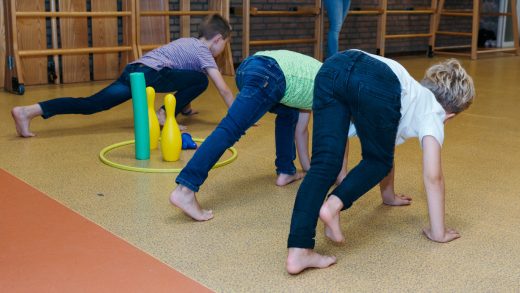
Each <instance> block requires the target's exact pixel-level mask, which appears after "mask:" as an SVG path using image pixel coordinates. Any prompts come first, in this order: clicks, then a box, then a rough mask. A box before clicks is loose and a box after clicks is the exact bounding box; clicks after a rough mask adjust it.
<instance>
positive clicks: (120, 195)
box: [0, 56, 520, 292]
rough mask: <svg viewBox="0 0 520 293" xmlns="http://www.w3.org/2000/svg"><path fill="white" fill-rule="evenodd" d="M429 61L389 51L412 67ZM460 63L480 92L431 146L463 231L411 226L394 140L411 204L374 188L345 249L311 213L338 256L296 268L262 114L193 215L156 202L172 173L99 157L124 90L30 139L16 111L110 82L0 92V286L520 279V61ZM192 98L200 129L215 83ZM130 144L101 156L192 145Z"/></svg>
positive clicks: (128, 156) (416, 202) (424, 220)
mask: <svg viewBox="0 0 520 293" xmlns="http://www.w3.org/2000/svg"><path fill="white" fill-rule="evenodd" d="M441 59H444V58H442V57H435V58H433V59H428V58H424V57H400V58H397V60H398V61H399V62H401V63H402V64H403V65H404V66H405V67H406V68H407V69H408V70H409V71H410V73H411V74H412V75H413V76H414V77H416V78H417V79H420V78H421V77H422V74H423V73H424V70H425V69H426V68H427V67H428V66H429V65H431V64H432V63H435V62H437V61H440V60H441ZM461 61H462V62H463V64H464V66H465V68H466V69H467V70H468V72H469V73H470V74H471V75H472V76H473V78H474V80H475V85H476V89H477V97H476V99H475V102H474V104H473V105H472V106H471V107H470V109H469V110H468V111H466V112H464V113H462V114H460V117H457V118H455V119H453V120H452V121H450V122H449V123H448V124H447V126H446V140H445V144H444V146H443V153H442V156H443V170H444V175H445V180H446V191H447V192H446V222H447V225H448V226H449V227H452V228H455V229H458V230H459V232H460V233H461V235H462V237H461V238H460V239H458V240H456V241H454V242H450V243H447V244H439V243H434V242H431V241H429V240H427V239H426V238H425V237H424V236H423V235H422V234H421V228H422V227H423V226H426V225H427V224H428V216H427V207H426V196H425V192H424V188H423V185H422V176H421V170H422V166H421V150H420V146H419V143H418V141H417V140H410V141H407V142H406V143H405V144H403V145H401V146H399V147H397V149H396V191H397V192H399V193H404V194H407V195H410V196H412V197H413V204H412V205H411V206H408V207H388V206H384V205H382V204H381V199H380V196H379V191H378V188H377V187H376V188H374V189H373V190H371V191H370V192H369V193H367V194H366V195H365V196H363V197H362V198H361V199H360V200H358V201H357V202H356V203H355V204H354V206H353V207H352V208H351V209H349V210H348V211H346V212H344V213H343V214H342V219H341V222H342V228H343V231H344V233H345V235H346V237H347V241H346V243H345V244H344V245H341V246H337V245H334V244H332V243H331V242H329V241H327V240H326V239H325V237H324V233H323V225H322V224H321V223H320V224H319V225H318V230H317V236H316V239H317V245H316V251H318V252H320V253H324V254H332V255H335V256H337V258H338V263H337V264H336V265H334V266H332V267H330V268H328V269H324V270H308V271H305V272H303V273H302V274H300V275H297V276H291V275H289V274H287V272H286V271H285V266H284V262H285V258H286V253H287V249H286V240H287V235H288V230H289V224H290V217H291V212H292V206H293V203H294V197H295V195H296V192H297V190H298V186H299V184H300V183H299V182H297V183H293V184H291V185H288V186H285V187H277V186H276V185H275V184H274V181H275V172H274V163H273V161H274V157H275V156H274V154H275V150H274V116H273V115H271V114H267V115H266V116H265V117H264V118H262V120H261V121H260V124H259V126H257V127H253V128H252V129H250V130H249V131H248V132H247V134H246V135H245V136H244V137H243V138H242V139H241V140H240V141H239V142H238V143H237V144H236V145H235V147H236V148H237V150H238V158H237V160H236V161H234V162H233V163H231V164H229V165H226V166H223V167H221V168H218V169H214V170H212V171H211V172H210V176H209V178H208V180H207V181H206V183H205V184H204V185H203V187H202V189H201V191H200V192H199V193H198V197H199V201H200V203H201V205H202V206H203V207H205V208H209V209H212V210H213V212H214V214H215V218H214V219H212V220H211V221H208V222H204V223H198V222H194V221H192V220H190V219H189V218H188V217H187V216H185V215H184V214H182V213H181V212H180V211H179V210H178V209H176V208H174V207H173V206H171V205H170V204H169V202H168V196H169V194H170V192H171V191H172V189H173V188H174V187H175V184H174V179H175V176H176V174H173V173H170V174H151V173H137V172H130V171H124V170H120V169H116V168H113V167H109V166H107V165H105V164H103V163H102V162H100V160H99V158H98V154H99V152H100V150H101V149H103V148H104V147H106V146H108V145H111V144H114V143H117V142H121V141H125V140H130V139H133V118H132V108H131V103H130V102H127V103H125V104H123V105H121V106H118V107H116V108H114V109H111V110H109V111H106V112H103V113H98V114H96V115H92V116H81V115H63V116H58V117H53V118H51V119H49V120H45V121H44V120H43V119H41V118H39V117H38V118H36V119H34V120H33V122H32V124H31V130H32V131H33V132H35V133H36V134H37V136H36V137H34V138H30V139H24V138H20V137H17V136H16V131H15V127H14V124H13V121H12V119H11V115H10V113H9V111H10V109H11V108H12V107H14V106H17V105H26V104H32V103H35V102H38V101H41V100H45V99H50V98H54V97H60V96H87V95H90V94H92V93H94V92H95V91H98V90H100V89H101V88H103V87H104V86H105V85H106V84H107V82H92V83H86V84H68V85H60V86H55V85H45V86H30V87H27V89H26V93H25V95H23V96H17V95H13V94H9V93H6V92H0V109H1V115H0V140H1V143H0V168H1V169H2V170H0V182H2V183H1V184H0V291H2V292H19V291H20V292H23V291H26V292H31V291H32V292H34V291H39V292H45V291H57V292H63V291H78V290H79V291H96V292H98V291H99V292H102V291H107V292H108V291H110V292H114V291H116V290H118V291H122V290H121V289H124V291H125V292H126V291H128V292H132V291H139V292H142V291H149V292H160V291H177V292H179V291H190V292H200V291H206V290H208V289H209V290H212V291H216V292H235V291H238V292H266V291H270V292H290V291H294V292H350V291H352V292H359V291H436V292H443V291H449V292H454V291H455V292H457V291H458V292H461V291H465V292H468V291H469V292H490V291H491V292H500V291H508V292H512V291H519V290H520V265H519V264H520V250H519V249H518V243H520V233H519V230H518V227H520V196H519V195H520V193H519V190H520V180H519V179H520V148H519V145H520V135H519V134H520V115H519V114H518V113H519V112H518V111H519V110H518V103H519V102H520V98H519V96H518V93H519V89H520V87H519V84H520V79H519V77H520V57H518V56H517V57H510V56H499V57H485V58H482V59H479V60H478V61H470V60H467V59H462V60H461ZM226 80H227V82H228V83H229V85H230V86H231V87H232V88H233V89H234V90H235V91H236V87H235V86H234V81H233V79H232V78H227V79H226ZM162 97H163V95H160V96H159V97H158V98H157V99H156V105H157V106H159V105H160V104H161V99H162ZM193 108H194V109H196V110H198V111H199V112H200V113H199V114H198V115H195V116H193V117H180V118H179V123H181V124H184V125H186V126H187V127H188V132H190V133H191V134H192V135H193V136H194V137H201V138H203V137H206V136H207V135H209V133H211V131H212V130H213V129H214V128H215V126H216V125H217V123H218V122H219V120H220V119H221V117H223V115H224V114H225V112H226V109H225V105H224V103H223V102H222V101H221V100H220V98H219V96H218V94H217V92H216V90H215V89H214V88H213V87H212V86H210V88H209V89H208V90H207V91H206V92H205V93H204V94H203V95H202V96H201V97H199V98H198V99H197V100H196V101H195V102H194V103H193ZM350 145H351V155H350V163H349V168H350V167H352V166H353V165H354V164H356V162H358V161H359V159H360V150H359V142H358V141H357V139H353V140H352V142H351V144H350ZM132 156H133V150H132V147H131V146H129V147H122V148H119V149H116V150H113V151H112V152H111V153H110V154H109V158H110V159H113V160H114V161H118V162H123V163H126V164H130V165H136V166H137V165H143V164H145V165H146V164H148V166H153V167H158V168H178V167H182V165H183V164H185V163H186V160H187V159H189V157H190V156H191V153H190V152H186V153H185V154H183V157H182V159H181V161H180V162H176V163H163V162H161V159H160V153H159V152H158V151H155V152H152V156H151V160H150V161H149V162H147V163H146V162H145V163H143V162H136V161H135V160H133V159H132ZM225 156H229V154H226V155H225Z"/></svg>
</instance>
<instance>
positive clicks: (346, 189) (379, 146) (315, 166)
mask: <svg viewBox="0 0 520 293" xmlns="http://www.w3.org/2000/svg"><path fill="white" fill-rule="evenodd" d="M400 108H401V85H400V83H399V80H398V79H397V77H396V76H395V74H394V73H393V72H392V70H391V69H390V68H389V67H388V66H387V65H386V64H384V63H383V62H380V61H379V60H377V59H375V58H372V57H370V56H368V55H366V54H363V53H362V52H359V51H345V52H342V53H338V54H336V55H334V56H332V57H331V58H329V59H327V61H326V62H325V63H324V64H323V66H322V67H321V69H320V71H319V73H318V75H317V76H316V80H315V86H314V101H313V114H314V124H313V137H312V159H311V168H310V170H309V172H308V173H307V175H306V176H305V178H304V180H303V182H302V184H301V185H300V188H299V190H298V194H297V195H296V201H295V204H294V210H293V215H292V221H291V231H290V234H289V240H288V247H298V248H314V237H315V236H316V224H317V221H318V217H319V210H320V207H321V205H322V204H323V200H324V198H325V196H326V195H327V192H328V190H329V188H330V187H331V186H332V184H333V183H334V181H335V179H336V176H337V175H338V173H339V171H340V170H341V164H342V162H343V161H342V159H343V155H344V152H345V144H346V141H347V139H348V136H347V135H348V129H349V122H350V121H353V122H354V125H355V126H356V130H357V134H358V137H359V140H360V143H361V150H362V160H361V162H360V163H359V164H358V165H357V166H356V167H355V168H353V169H352V170H350V172H349V173H348V175H347V177H346V178H345V179H344V180H343V182H342V183H341V184H340V185H339V186H338V187H336V189H334V190H333V191H332V193H331V194H334V195H336V196H337V197H339V198H340V199H341V201H342V202H343V205H344V208H345V209H346V208H349V207H350V206H351V205H352V203H353V202H354V201H355V200H357V199H358V198H359V197H361V196H362V195H363V194H365V193H366V192H367V191H369V190H370V189H371V188H372V187H374V186H375V185H376V184H377V183H379V182H380V181H381V180H382V179H383V178H384V177H385V176H386V175H387V174H388V173H389V172H390V170H391V169H392V166H393V160H394V148H395V139H396V135H397V127H398V125H399V120H400V118H401V113H400Z"/></svg>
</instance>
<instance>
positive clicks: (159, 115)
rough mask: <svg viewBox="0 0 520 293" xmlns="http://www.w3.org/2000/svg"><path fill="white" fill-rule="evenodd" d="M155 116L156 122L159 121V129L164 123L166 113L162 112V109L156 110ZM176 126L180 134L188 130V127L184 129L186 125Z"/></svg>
mask: <svg viewBox="0 0 520 293" xmlns="http://www.w3.org/2000/svg"><path fill="white" fill-rule="evenodd" d="M155 114H156V115H157V120H159V125H160V126H161V127H163V126H164V122H166V111H164V109H163V108H160V109H159V110H157V112H155ZM177 124H178V123H177ZM178 125H179V130H180V131H181V132H182V131H186V130H188V127H186V125H182V124H178Z"/></svg>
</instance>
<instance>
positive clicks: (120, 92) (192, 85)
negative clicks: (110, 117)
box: [39, 63, 208, 119]
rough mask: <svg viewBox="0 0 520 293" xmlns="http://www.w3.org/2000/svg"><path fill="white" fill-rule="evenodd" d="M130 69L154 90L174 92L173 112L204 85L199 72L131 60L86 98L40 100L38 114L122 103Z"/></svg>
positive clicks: (86, 111)
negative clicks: (111, 81)
mask: <svg viewBox="0 0 520 293" xmlns="http://www.w3.org/2000/svg"><path fill="white" fill-rule="evenodd" d="M132 72H142V73H143V74H144V77H145V81H146V85H147V86H151V87H153V88H154V89H155V91H156V92H158V93H166V92H174V91H176V94H175V98H176V99H177V105H176V108H175V114H178V113H179V112H180V111H181V110H182V109H183V108H184V107H185V106H186V105H188V104H189V103H190V102H191V101H192V100H193V99H195V98H196V97H198V96H199V95H200V94H201V93H202V92H204V91H205V90H206V88H207V87H208V78H207V76H206V75H205V74H204V73H202V72H198V71H192V70H180V69H170V68H163V69H161V70H159V71H157V70H155V69H153V68H150V67H148V66H146V65H143V64H139V63H133V64H128V65H127V66H126V67H125V70H124V71H123V73H122V74H121V76H120V77H119V78H118V79H117V80H116V81H114V82H113V83H112V84H110V85H109V86H107V87H106V88H104V89H102V90H101V91H100V92H98V93H96V94H94V95H92V96H90V97H85V98H72V97H65V98H57V99H52V100H48V101H44V102H40V103H39V104H40V107H41V108H42V111H43V115H42V117H43V118H45V119H47V118H50V117H52V116H54V115H59V114H83V115H90V114H94V113H97V112H101V111H105V110H108V109H110V108H112V107H115V106H117V105H119V104H122V103H124V102H126V101H128V100H129V99H130V98H131V97H132V95H131V92H130V73H132Z"/></svg>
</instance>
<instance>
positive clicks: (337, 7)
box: [324, 0, 350, 58]
mask: <svg viewBox="0 0 520 293" xmlns="http://www.w3.org/2000/svg"><path fill="white" fill-rule="evenodd" d="M324 4H325V9H326V10H327V15H328V19H329V32H328V34H327V55H326V57H327V58H328V57H330V56H332V55H334V54H336V53H337V52H338V48H339V33H340V31H341V27H342V26H343V22H344V21H345V18H346V17H347V14H348V10H349V9H350V0H325V1H324Z"/></svg>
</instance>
